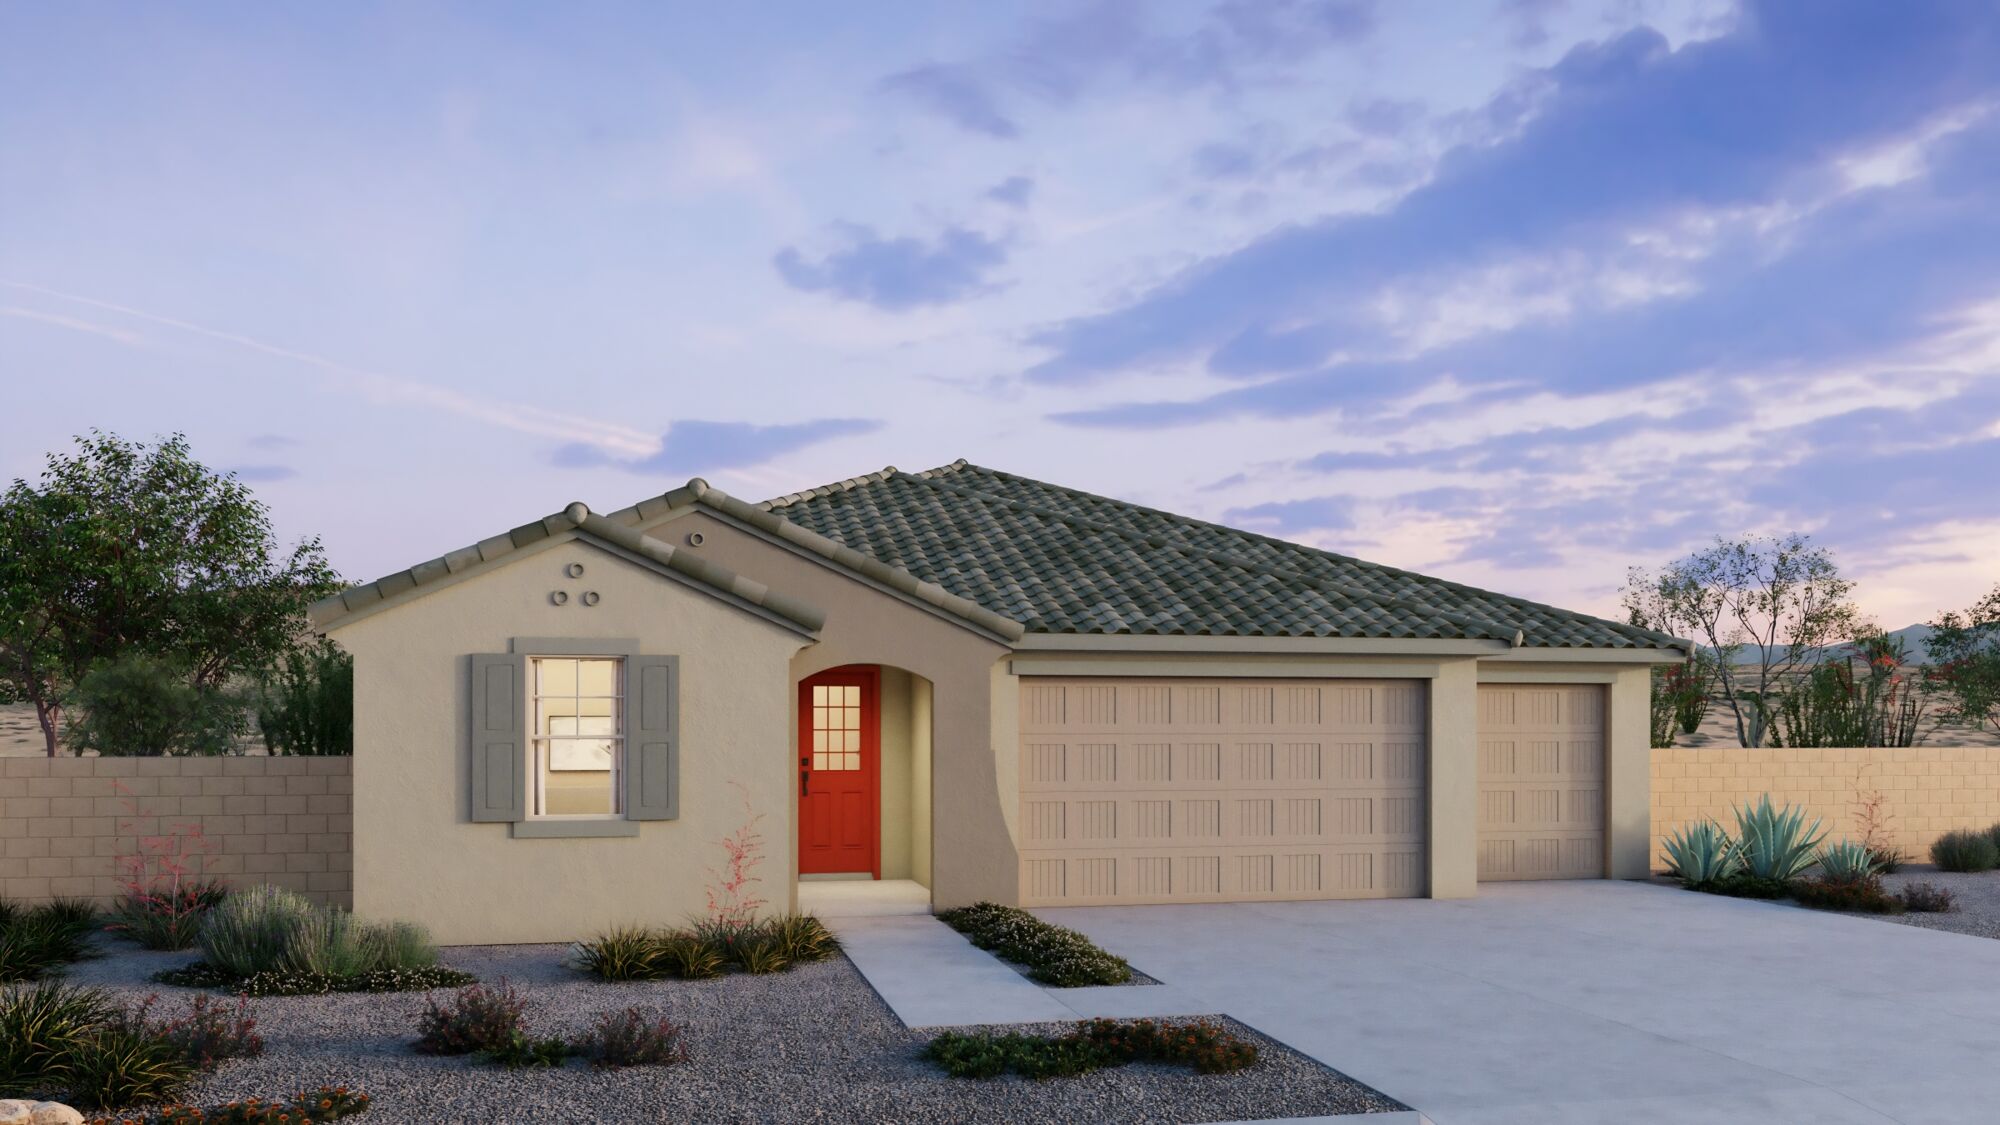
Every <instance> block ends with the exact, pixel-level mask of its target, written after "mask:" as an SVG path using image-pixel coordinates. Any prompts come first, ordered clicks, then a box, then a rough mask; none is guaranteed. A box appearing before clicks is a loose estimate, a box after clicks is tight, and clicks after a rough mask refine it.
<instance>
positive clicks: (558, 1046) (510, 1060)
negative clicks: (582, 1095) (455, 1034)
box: [479, 1028, 570, 1070]
mask: <svg viewBox="0 0 2000 1125" xmlns="http://www.w3.org/2000/svg"><path fill="white" fill-rule="evenodd" d="M569 1055H570V1047H569V1044H568V1043H565V1042H563V1041H562V1039H561V1038H560V1037H559V1036H554V1035H550V1036H546V1037H537V1036H534V1035H530V1034H528V1033H527V1032H526V1031H524V1030H522V1029H520V1028H516V1029H514V1031H513V1033H511V1034H510V1035H508V1036H507V1037H506V1038H505V1039H503V1040H501V1041H500V1042H498V1043H495V1044H494V1045H492V1046H490V1047H485V1048H482V1049H481V1050H480V1051H479V1057H480V1058H481V1059H484V1060H485V1061H487V1062H490V1063H495V1064H497V1065H499V1066H504V1067H506V1068H507V1069H509V1070H519V1069H521V1068H522V1067H550V1066H561V1065H562V1064H563V1063H564V1062H566V1061H568V1059H569Z"/></svg>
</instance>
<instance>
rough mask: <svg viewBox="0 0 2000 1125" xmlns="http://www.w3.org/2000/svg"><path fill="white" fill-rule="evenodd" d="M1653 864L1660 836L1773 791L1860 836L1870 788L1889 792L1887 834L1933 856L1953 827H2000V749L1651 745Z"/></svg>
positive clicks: (1723, 816)
mask: <svg viewBox="0 0 2000 1125" xmlns="http://www.w3.org/2000/svg"><path fill="white" fill-rule="evenodd" d="M1652 775H1653V867H1654V869H1655V870H1658V869H1660V868H1662V867H1664V866H1665V863H1664V861H1663V860H1662V859H1661V858H1660V841H1661V840H1662V839H1663V838H1664V837H1665V836H1666V835H1667V834H1668V833H1669V832H1672V831H1673V830H1674V829H1675V828H1677V827H1679V826H1680V825H1682V824H1686V823H1688V822H1689V821H1693V820H1699V819H1701V818H1703V817H1708V818H1711V819H1713V820H1715V821H1717V822H1718V823H1720V824H1721V825H1722V826H1723V827H1725V828H1728V827H1731V826H1733V825H1734V824H1735V823H1736V818H1735V816H1734V814H1733V813H1732V812H1731V809H1732V808H1733V807H1734V806H1735V805H1739V804H1747V803H1749V802H1751V801H1754V800H1756V799H1757V798H1758V796H1759V795H1761V794H1764V793H1769V794H1770V795H1771V800H1772V801H1774V802H1777V803H1778V804H1784V803H1786V802H1790V803H1792V804H1803V805H1804V806H1805V807H1806V808H1807V809H1809V810H1810V812H1811V815H1812V816H1816V817H1820V818H1822V819H1824V821H1825V822H1826V823H1825V827H1826V828H1827V830H1828V832H1829V834H1830V835H1829V838H1830V839H1838V838H1840V837H1842V836H1846V837H1848V838H1851V839H1856V840H1858V839H1860V838H1861V829H1860V827H1859V825H1858V824H1857V823H1856V814H1857V811H1858V809H1859V806H1860V804H1861V801H1862V799H1863V796H1864V795H1865V794H1867V793H1870V792H1874V793H1880V794H1881V795H1882V798H1883V801H1882V812H1883V814H1884V816H1885V817H1886V819H1887V828H1888V830H1889V835H1890V838H1891V839H1893V840H1894V841H1895V842H1896V844H1897V846H1899V847H1901V848H1902V849H1903V853H1904V854H1905V855H1906V856H1908V857H1910V858H1911V859H1914V860H1919V861H1923V862H1928V856H1929V852H1930V846H1931V841H1933V840H1935V839H1937V838H1938V836H1939V835H1941V834H1943V833H1945V832H1947V831H1949V830H1951V829H1954V828H1977V829H1985V828H1988V827H1991V826H1992V825H1994V824H1995V823H2000V747H1995V746H1909V747H1879V746H1878V747H1869V748H1861V749H1853V748H1848V749H1840V748H1824V749H1820V748H1814V749H1799V750H1773V749H1759V750H1745V749H1742V748H1740V747H1727V748H1691V747H1674V748H1671V749H1665V750H1654V751H1653V768H1652Z"/></svg>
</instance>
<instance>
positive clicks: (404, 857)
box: [313, 461, 1687, 943]
mask: <svg viewBox="0 0 2000 1125" xmlns="http://www.w3.org/2000/svg"><path fill="white" fill-rule="evenodd" d="M313 620H314V623H315V625H316V627H317V628H319V629H320V630H322V631H324V632H325V633H327V634H329V635H331V636H332V637H334V638H335V639H336V640H337V641H338V642H339V643H340V644H341V645H342V646H344V647H345V648H346V649H347V650H348V651H349V652H351V653H352V654H353V656H354V661H355V681H354V711H355V714H354V766H353V768H354V835H353V848H354V873H353V894H354V907H355V909H356V910H357V911H358V912H360V913H362V914H364V915H368V916H375V917H395V918H404V919H410V920H414V921H418V922H422V923H424V924H426V925H428V926H429V927H431V929H432V930H433V931H434V932H435V933H436V935H437V936H438V937H439V938H440V939H441V940H443V941H446V942H454V943H464V942H496V943H497V942H541V941H561V940H571V939H578V938H584V937H588V936H590V935H592V934H594V933H596V932H598V931H601V930H603V929H605V928H607V927H610V926H614V925H618V924H622V923H631V922H649V923H664V922H674V921H679V920H681V919H683V918H685V917H687V916H688V915H691V914H697V913H700V912H701V911H702V910H703V909H704V906H705V890H706V888H707V887H708V886H709V885H710V884H711V883H712V881H713V876H712V872H713V870H714V869H716V868H717V867H719V866H720V865H721V862H722V858H723V851H722V849H721V848H720V847H719V846H718V844H719V842H720V841H721V840H722V839H723V837H725V836H727V835H729V834H730V833H732V832H735V831H736V830H738V829H739V828H741V827H743V826H744V825H745V823H746V822H747V821H748V820H749V818H750V817H752V816H755V817H758V818H760V819H759V820H758V821H757V827H758V830H759V831H760V832H761V833H762V835H763V838H764V841H765V850H766V858H765V862H764V864H763V866H762V868H761V871H760V872H759V874H760V875H761V877H762V880H763V881H762V883H761V884H759V885H758V886H757V888H755V889H757V890H759V891H761V892H762V894H763V895H764V896H765V897H766V898H768V899H769V900H770V902H771V904H772V907H773V908H774V909H783V908H785V907H786V906H788V905H790V904H792V903H794V902H795V901H796V893H797V885H798V881H799V880H800V879H812V878H816V877H849V878H854V877H861V878H868V877H873V878H893V879H909V880H914V881H915V882H917V883H919V884H921V885H923V886H924V887H927V888H929V891H930V894H931V898H932V902H933V904H934V905H935V906H937V907H945V906H955V905H962V904H966V903H970V902H974V901H978V900H981V899H990V900H993V901H997V902H1003V903H1017V904H1021V905H1027V906H1056V905H1078V904H1098V903H1165V902H1228V901H1243V900H1258V899H1309V898H1380V897H1391V896H1424V895H1429V896H1433V897H1437V898H1451V897H1460V896H1467V895H1472V894H1474V893H1475V892H1476V891H1477V885H1478V883H1479V882H1481V881H1483V880H1497V879H1554V878H1562V879H1568V878H1604V877H1612V878H1636V877H1642V876H1644V875H1646V873H1647V868H1648V860H1649V851H1650V844H1649V838H1650V835H1649V834H1650V825H1649V811H1648V804H1647V797H1648V794H1647V753H1648V748H1647V709H1648V682H1649V668H1650V666H1651V665H1654V664H1659V663H1663V662H1677V661H1680V660H1682V659H1683V658H1684V657H1685V656H1686V652H1687V649H1686V644H1685V642H1682V641H1678V640H1675V639H1674V638H1671V637H1667V636H1664V635H1662V634H1658V633H1654V632H1650V631H1647V630H1645V629H1639V628H1635V627H1633V626H1630V625H1625V624H1621V623H1618V622H1615V621H1608V620H1602V619H1599V618H1595V617H1590V616H1587V615H1584V614H1580V613H1571V612H1568V611H1565V610H1560V609H1555V608H1552V607H1550V606H1546V605H1540V604H1537V603H1534V602H1530V601H1526V600H1523V599H1520V598H1513V597H1508V596H1506V595H1502V594H1495V593H1490V592H1487V591H1483V590H1477V589H1473V588H1471V587H1467V586H1463V585H1459V584H1457V583H1453V582H1447V581H1443V580H1440V579H1436V578H1428V577H1425V576H1423V575H1419V574H1412V573H1410V572H1408V571H1402V570H1397V569H1394V568H1391V567H1386V566H1377V565H1375V564H1372V563H1367V562H1362V561H1360V560H1358V559H1353V558H1349V557H1346V556H1343V555H1338V554H1334V553H1331V552H1328V551H1321V550H1316V549H1313V548H1310V547H1305V546H1301V545H1299V544H1296V543H1289V542H1286V541H1283V540H1280V539H1274V538H1268V537H1265V536H1262V535H1255V534H1251V533H1248V532H1244V531H1238V530H1234V529H1231V528H1228V527H1222V526H1218V525H1216V524H1212V523H1206V522H1203V521H1200V520H1195V519H1189V518H1186V517H1182V516H1177V515H1173V514H1171V513H1167V512H1162V511H1157V510H1154V509H1150V508H1144V507H1140V506H1138V505H1134V504H1128V503H1123V502H1120V501H1117V500H1111V499H1106V498H1104V497H1100V496H1094V495H1090V494H1088V493H1083V492H1078V491H1075V490H1073V489H1068V488H1063V487H1060V486H1057V485H1052V484H1045V483H1042V482H1040V481H1035V480H1030V479H1027V478H1025V477H1019V476H1014V475H1011V474H1008V473H1003V472H998V471H995V470H991V469H984V468H980V467H978V466H976V465H969V464H967V463H965V462H963V461H959V462H955V463H953V464H950V465H946V466H944V467H942V468H938V469H932V470H930V471H928V472H921V473H905V472H899V471H897V470H895V469H894V468H889V469H884V470H882V471H881V472H878V473H871V474H869V475H867V476H862V477H856V478H854V479H852V480H846V481H841V482H840V483H838V484H832V485H828V486H826V487H824V488H816V489H813V490H811V491H808V492H801V493H797V494H794V495H791V496H784V497H780V498H778V499H775V500H769V501H766V502H764V503H762V504H751V503H746V502H744V501H742V500H738V499H736V498H734V497H731V496H727V495H724V494H723V493H722V492H720V491H718V490H716V489H714V488H711V487H709V486H708V485H707V484H706V483H705V482H703V481H701V480H699V479H697V480H693V481H690V482H689V483H688V484H687V486H686V487H683V488H677V489H675V490H674V491H672V492H669V493H667V494H666V495H664V496H660V497H657V498H654V499H650V500H646V501H643V502H642V503H640V504H638V505H636V506H634V507H630V508H625V509H623V510H621V511H616V512H611V513H609V514H605V515H599V514H597V513H595V512H592V511H590V510H589V509H588V508H587V507H585V506H584V505H583V504H580V503H579V504H571V505H570V506H569V507H568V508H566V509H565V510H563V511H561V512H558V513H556V514H555V515H551V516H549V517H547V518H545V519H541V520H538V521H536V522H533V523H529V524H526V525H524V526H522V527H519V528H516V529H514V530H513V531H511V532H508V533H506V534H503V535H498V536H495V537H494V538H492V539H488V540H485V541H483V542H481V543H478V544H476V545H474V546H471V547H467V548H465V549H463V550H459V551H454V552H452V553H451V554H448V555H446V556H444V557H443V558H439V559H433V560H431V561H430V562H426V563H422V564H420V565H418V566H415V567H412V568H410V569H409V570H406V571H403V572H400V573H398V574H394V575H391V576H389V577H387V578H384V579H381V580H380V581H377V582H371V583H368V584H367V585H363V586H357V587H355V588H353V589H350V590H348V591H346V592H344V593H342V594H340V595H338V596H336V597H334V598H330V599H327V600H326V601H324V602H321V603H319V604H318V605H316V606H315V607H314V609H313Z"/></svg>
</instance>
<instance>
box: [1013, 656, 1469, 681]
mask: <svg viewBox="0 0 2000 1125" xmlns="http://www.w3.org/2000/svg"><path fill="white" fill-rule="evenodd" d="M1438 663H1439V662H1438V661H1435V660H1432V661H1412V662H1410V663H1407V664H1404V663H1395V662H1390V661H1375V660H1286V661H1273V660H1231V659H1228V658H1227V657H1209V656H1188V657H1183V658H1181V659H1178V660H1075V659H1064V658H1061V657H1046V656H1017V657H1015V658H1013V659H1012V660H1009V661H1008V662H1007V664H1008V669H1007V670H1008V671H1010V672H1012V673H1013V674H1014V675H1016V676H1146V677H1155V676H1173V677H1177V678H1178V677H1194V678H1213V679H1274V680H1341V679H1350V680H1434V679H1436V678H1437V676H1438Z"/></svg>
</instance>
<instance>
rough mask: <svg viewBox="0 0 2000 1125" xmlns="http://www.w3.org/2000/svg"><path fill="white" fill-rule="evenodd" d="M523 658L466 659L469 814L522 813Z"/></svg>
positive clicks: (511, 816) (514, 816) (520, 816)
mask: <svg viewBox="0 0 2000 1125" xmlns="http://www.w3.org/2000/svg"><path fill="white" fill-rule="evenodd" d="M527 664H528V658H527V657H525V656H521V655H518V654H514V653H499V654H491V655H487V654H481V655H475V656H474V657H473V658H472V819H474V820H526V819H527V818H528V703H527V695H526V691H527V682H528V676H527Z"/></svg>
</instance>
